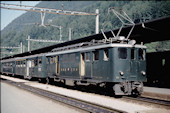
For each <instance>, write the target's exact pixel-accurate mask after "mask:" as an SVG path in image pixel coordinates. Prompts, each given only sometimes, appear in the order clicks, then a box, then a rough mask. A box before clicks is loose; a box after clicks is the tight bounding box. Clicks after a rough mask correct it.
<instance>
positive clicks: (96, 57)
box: [93, 51, 99, 61]
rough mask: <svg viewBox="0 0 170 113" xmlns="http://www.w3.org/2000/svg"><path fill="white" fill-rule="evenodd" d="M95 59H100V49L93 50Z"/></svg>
mask: <svg viewBox="0 0 170 113" xmlns="http://www.w3.org/2000/svg"><path fill="white" fill-rule="evenodd" d="M93 60H94V61H95V60H99V51H94V52H93Z"/></svg>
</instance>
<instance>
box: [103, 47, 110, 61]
mask: <svg viewBox="0 0 170 113" xmlns="http://www.w3.org/2000/svg"><path fill="white" fill-rule="evenodd" d="M108 59H109V50H108V49H105V50H104V60H105V61H107V60H108Z"/></svg>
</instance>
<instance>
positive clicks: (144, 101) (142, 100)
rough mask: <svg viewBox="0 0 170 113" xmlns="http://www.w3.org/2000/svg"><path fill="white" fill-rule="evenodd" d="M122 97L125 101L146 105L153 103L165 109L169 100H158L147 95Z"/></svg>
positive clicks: (169, 107) (168, 107)
mask: <svg viewBox="0 0 170 113" xmlns="http://www.w3.org/2000/svg"><path fill="white" fill-rule="evenodd" d="M122 99H125V100H127V101H129V100H130V101H134V102H138V103H141V104H148V105H154V106H157V107H164V108H167V109H170V101H165V100H159V99H153V98H148V97H136V98H135V97H127V96H126V97H125V96H123V98H122Z"/></svg>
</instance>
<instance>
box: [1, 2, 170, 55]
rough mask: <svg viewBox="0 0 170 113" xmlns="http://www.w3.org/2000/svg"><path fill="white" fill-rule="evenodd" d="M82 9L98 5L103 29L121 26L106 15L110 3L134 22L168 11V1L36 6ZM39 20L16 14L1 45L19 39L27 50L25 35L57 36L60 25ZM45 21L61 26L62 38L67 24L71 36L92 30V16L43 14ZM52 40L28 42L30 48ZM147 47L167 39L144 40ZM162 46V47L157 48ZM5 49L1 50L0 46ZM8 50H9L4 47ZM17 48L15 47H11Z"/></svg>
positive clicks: (35, 15)
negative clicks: (43, 25)
mask: <svg viewBox="0 0 170 113" xmlns="http://www.w3.org/2000/svg"><path fill="white" fill-rule="evenodd" d="M62 4H63V6H64V10H74V11H84V12H91V13H94V12H95V10H96V9H99V13H100V19H99V20H100V29H101V28H103V29H104V31H107V30H109V29H116V28H119V27H120V22H119V20H118V19H117V18H116V16H115V15H114V14H113V13H110V15H108V8H109V7H119V8H122V9H123V10H124V11H126V13H127V14H128V15H129V16H130V18H132V20H133V21H135V22H136V23H140V22H145V21H148V20H152V19H156V18H159V17H163V16H167V15H170V2H169V1H79V2H77V1H50V2H49V1H43V2H40V3H39V4H38V5H37V7H46V8H55V9H61V5H62ZM35 22H37V23H41V21H40V13H34V12H27V13H25V14H23V15H21V16H20V17H18V18H16V19H15V20H14V21H13V22H12V23H10V24H9V25H8V26H7V27H6V28H5V29H4V30H3V31H1V46H18V45H19V44H20V42H22V43H23V45H24V46H25V49H24V50H25V51H26V50H27V41H26V38H27V36H28V35H30V37H31V38H32V39H48V40H59V29H58V28H55V27H50V26H48V27H39V26H37V25H34V24H32V23H35ZM45 23H46V24H53V25H57V26H62V27H63V28H62V40H68V37H69V28H71V29H72V39H76V38H81V37H85V36H88V35H92V34H94V33H95V16H66V15H53V14H46V17H45ZM51 44H55V43H38V42H31V50H34V49H37V48H41V47H44V46H48V45H51ZM147 46H148V48H149V49H148V51H149V52H153V51H159V50H162V49H164V48H166V49H170V41H166V42H155V43H151V44H147ZM160 47H161V48H160ZM2 51H4V50H2ZM7 51H8V50H7ZM14 51H15V52H17V50H14Z"/></svg>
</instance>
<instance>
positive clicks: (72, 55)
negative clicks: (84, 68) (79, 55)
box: [70, 54, 76, 62]
mask: <svg viewBox="0 0 170 113" xmlns="http://www.w3.org/2000/svg"><path fill="white" fill-rule="evenodd" d="M75 60H76V56H75V54H70V61H71V62H75Z"/></svg>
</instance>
